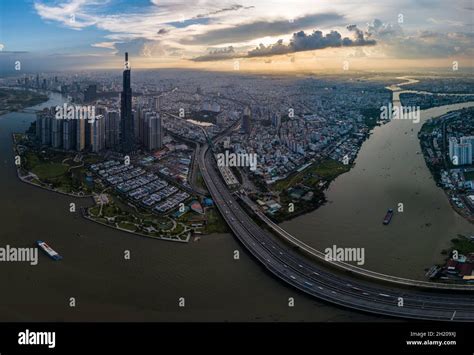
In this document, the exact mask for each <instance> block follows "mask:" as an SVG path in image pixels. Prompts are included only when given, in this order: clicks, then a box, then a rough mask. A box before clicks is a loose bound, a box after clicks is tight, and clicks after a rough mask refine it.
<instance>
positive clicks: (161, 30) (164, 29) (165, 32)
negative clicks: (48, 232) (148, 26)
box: [156, 28, 169, 35]
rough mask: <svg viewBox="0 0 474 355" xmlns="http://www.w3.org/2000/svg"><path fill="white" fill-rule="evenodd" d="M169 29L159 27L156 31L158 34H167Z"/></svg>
mask: <svg viewBox="0 0 474 355" xmlns="http://www.w3.org/2000/svg"><path fill="white" fill-rule="evenodd" d="M168 32H169V31H168V30H167V29H166V28H160V30H159V31H158V32H156V33H157V34H159V35H164V34H167V33H168Z"/></svg>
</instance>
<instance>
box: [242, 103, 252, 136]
mask: <svg viewBox="0 0 474 355" xmlns="http://www.w3.org/2000/svg"><path fill="white" fill-rule="evenodd" d="M251 130H252V112H251V111H250V108H249V107H246V108H245V109H244V116H243V118H242V131H243V132H244V133H245V134H250V131H251Z"/></svg>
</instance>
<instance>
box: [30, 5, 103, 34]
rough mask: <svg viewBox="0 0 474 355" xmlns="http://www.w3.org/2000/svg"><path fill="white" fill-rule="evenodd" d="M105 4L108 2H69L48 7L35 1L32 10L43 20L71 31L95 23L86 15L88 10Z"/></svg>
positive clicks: (91, 17)
mask: <svg viewBox="0 0 474 355" xmlns="http://www.w3.org/2000/svg"><path fill="white" fill-rule="evenodd" d="M107 2H108V0H102V1H101V0H96V1H87V0H70V1H69V2H66V3H63V4H58V5H56V6H48V5H46V4H43V3H42V2H39V1H35V3H34V8H35V10H36V12H37V13H38V15H39V16H40V17H41V18H42V19H44V20H50V21H57V22H59V23H61V24H63V25H65V26H67V27H70V28H72V29H75V30H80V29H82V28H84V27H88V26H92V25H94V24H96V22H97V21H96V20H95V18H94V17H93V16H91V15H89V14H88V9H90V8H91V7H95V6H98V5H103V4H106V3H107Z"/></svg>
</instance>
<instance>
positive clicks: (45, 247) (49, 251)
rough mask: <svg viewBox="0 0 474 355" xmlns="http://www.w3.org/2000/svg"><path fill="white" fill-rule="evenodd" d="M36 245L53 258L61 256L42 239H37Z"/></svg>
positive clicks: (59, 258)
mask: <svg viewBox="0 0 474 355" xmlns="http://www.w3.org/2000/svg"><path fill="white" fill-rule="evenodd" d="M36 245H38V247H39V248H40V249H41V250H43V251H44V252H45V253H46V255H48V256H49V257H50V258H51V259H53V260H61V259H62V258H63V257H62V256H61V255H59V254H58V253H56V252H55V251H54V250H53V249H52V248H51V247H50V246H49V245H48V244H46V243H45V242H43V241H42V240H37V241H36Z"/></svg>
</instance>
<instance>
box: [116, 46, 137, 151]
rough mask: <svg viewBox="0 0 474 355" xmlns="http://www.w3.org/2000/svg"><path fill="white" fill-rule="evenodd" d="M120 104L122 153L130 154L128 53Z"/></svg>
mask: <svg viewBox="0 0 474 355" xmlns="http://www.w3.org/2000/svg"><path fill="white" fill-rule="evenodd" d="M120 99H121V103H120V118H121V121H120V124H121V129H120V132H121V143H122V152H123V153H126V154H128V153H131V152H132V151H133V150H134V148H135V147H134V145H135V144H134V141H135V139H134V133H133V128H134V127H133V116H132V88H131V82H130V65H129V63H128V53H125V67H124V71H123V89H122V95H121V98H120Z"/></svg>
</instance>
